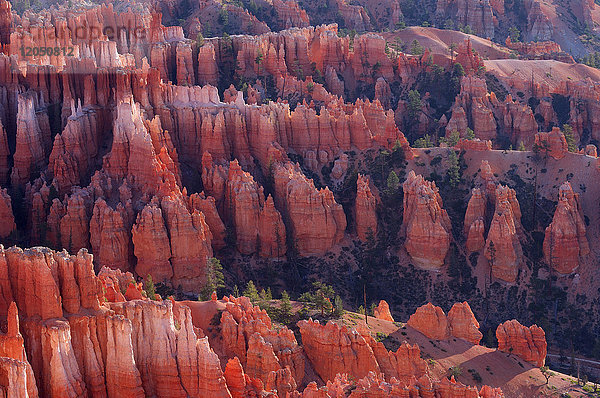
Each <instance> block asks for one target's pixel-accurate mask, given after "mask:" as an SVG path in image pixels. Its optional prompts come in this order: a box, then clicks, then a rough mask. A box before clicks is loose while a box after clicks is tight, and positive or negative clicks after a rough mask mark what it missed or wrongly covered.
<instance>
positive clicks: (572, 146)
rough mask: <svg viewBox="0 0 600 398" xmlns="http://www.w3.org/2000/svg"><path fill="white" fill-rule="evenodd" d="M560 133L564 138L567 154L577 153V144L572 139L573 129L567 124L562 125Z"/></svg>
mask: <svg viewBox="0 0 600 398" xmlns="http://www.w3.org/2000/svg"><path fill="white" fill-rule="evenodd" d="M562 133H563V134H564V136H565V140H567V145H568V147H569V152H577V144H576V143H575V138H574V137H573V127H571V126H570V125H568V124H564V125H563V127H562Z"/></svg>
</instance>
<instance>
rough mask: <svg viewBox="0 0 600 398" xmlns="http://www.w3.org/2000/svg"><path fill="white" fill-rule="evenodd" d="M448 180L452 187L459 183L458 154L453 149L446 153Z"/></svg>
mask: <svg viewBox="0 0 600 398" xmlns="http://www.w3.org/2000/svg"><path fill="white" fill-rule="evenodd" d="M448 181H449V182H450V186H452V188H456V187H457V186H458V184H460V165H459V164H458V156H457V155H456V152H455V151H454V150H453V149H451V150H450V153H449V154H448Z"/></svg>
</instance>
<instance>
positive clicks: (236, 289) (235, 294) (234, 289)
mask: <svg viewBox="0 0 600 398" xmlns="http://www.w3.org/2000/svg"><path fill="white" fill-rule="evenodd" d="M233 297H240V289H239V288H238V285H235V286H234V287H233Z"/></svg>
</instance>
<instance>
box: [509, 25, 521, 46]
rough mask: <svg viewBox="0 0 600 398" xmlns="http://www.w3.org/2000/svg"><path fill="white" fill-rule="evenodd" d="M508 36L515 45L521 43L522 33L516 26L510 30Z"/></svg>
mask: <svg viewBox="0 0 600 398" xmlns="http://www.w3.org/2000/svg"><path fill="white" fill-rule="evenodd" d="M508 35H509V36H510V41H512V42H513V43H518V42H520V41H521V32H520V31H519V28H517V27H516V26H511V27H510V28H509V29H508Z"/></svg>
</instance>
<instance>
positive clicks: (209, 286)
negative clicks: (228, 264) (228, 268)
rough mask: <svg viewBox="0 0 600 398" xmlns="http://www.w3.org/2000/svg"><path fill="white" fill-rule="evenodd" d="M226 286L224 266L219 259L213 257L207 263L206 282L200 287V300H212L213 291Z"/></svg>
mask: <svg viewBox="0 0 600 398" xmlns="http://www.w3.org/2000/svg"><path fill="white" fill-rule="evenodd" d="M224 287H225V278H224V276H223V266H222V265H221V262H220V261H219V259H217V258H215V257H211V258H209V259H208V263H207V265H206V282H205V283H204V286H202V288H200V294H199V295H198V300H200V301H205V300H210V297H211V296H212V294H213V292H217V291H218V290H219V289H222V288H224Z"/></svg>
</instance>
